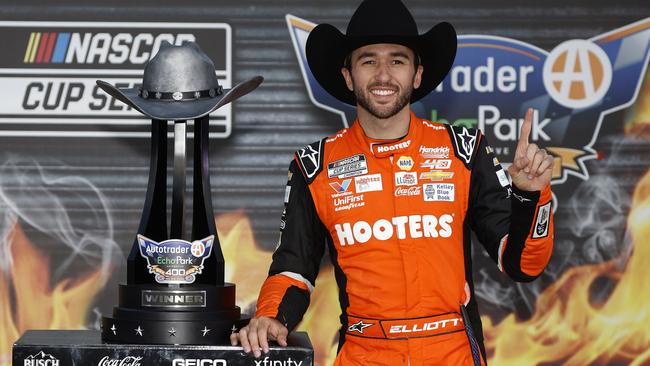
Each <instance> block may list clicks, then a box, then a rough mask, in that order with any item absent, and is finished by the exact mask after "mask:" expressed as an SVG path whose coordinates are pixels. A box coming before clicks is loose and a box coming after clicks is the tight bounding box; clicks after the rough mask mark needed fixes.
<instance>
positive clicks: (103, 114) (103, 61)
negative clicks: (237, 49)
mask: <svg viewBox="0 0 650 366" xmlns="http://www.w3.org/2000/svg"><path fill="white" fill-rule="evenodd" d="M231 33H232V32H231V29H230V26H229V25H228V24H225V23H150V22H39V21H4V22H3V21H0V37H2V39H10V40H12V42H7V44H5V45H3V52H2V53H0V83H1V84H2V86H3V87H2V88H1V89H0V100H2V103H3V108H2V110H0V137H2V136H10V137H81V138H90V137H136V138H140V137H142V138H148V137H149V136H150V132H149V121H148V118H147V117H145V116H143V115H142V114H140V113H139V112H137V111H136V110H134V109H133V108H131V107H129V106H127V105H126V104H124V103H122V102H120V101H117V100H115V99H114V98H112V97H110V96H108V95H107V94H106V93H104V92H103V91H102V90H101V89H99V87H98V86H97V85H96V83H95V81H96V80H97V79H101V80H105V81H107V82H109V83H111V84H113V85H116V86H117V87H119V88H137V87H139V86H140V83H141V82H142V72H143V69H144V65H145V64H146V63H147V62H148V61H149V60H150V59H151V58H152V57H154V56H155V55H156V53H157V52H158V50H159V49H160V46H161V44H163V42H169V43H171V44H173V45H181V44H183V43H184V42H188V41H192V42H196V43H198V44H199V46H200V47H201V48H202V49H203V51H204V52H205V53H206V54H207V55H208V56H209V57H210V59H211V60H212V61H213V62H214V65H215V69H216V75H217V77H218V78H219V83H220V84H221V86H223V87H224V88H225V89H228V88H230V87H231V86H232V65H231V58H232V50H231V48H232V46H231V44H232V42H231V38H232V35H231ZM231 110H232V107H231V105H230V104H227V105H226V106H224V107H222V108H219V109H218V110H217V111H215V112H214V113H212V114H211V116H210V119H211V121H210V122H211V123H210V137H213V138H214V137H227V136H229V135H230V131H231V126H232V122H231V118H232V113H231Z"/></svg>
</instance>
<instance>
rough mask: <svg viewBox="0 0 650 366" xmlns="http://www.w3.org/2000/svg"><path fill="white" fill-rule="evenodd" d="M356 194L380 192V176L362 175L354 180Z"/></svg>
mask: <svg viewBox="0 0 650 366" xmlns="http://www.w3.org/2000/svg"><path fill="white" fill-rule="evenodd" d="M354 186H355V189H356V191H357V193H363V192H374V191H381V190H382V189H383V187H382V185H381V174H370V175H363V176H360V177H355V178H354Z"/></svg>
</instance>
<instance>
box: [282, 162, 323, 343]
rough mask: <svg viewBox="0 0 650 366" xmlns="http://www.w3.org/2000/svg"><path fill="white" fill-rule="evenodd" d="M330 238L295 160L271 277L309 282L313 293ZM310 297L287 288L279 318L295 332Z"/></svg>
mask: <svg viewBox="0 0 650 366" xmlns="http://www.w3.org/2000/svg"><path fill="white" fill-rule="evenodd" d="M326 236H327V231H326V229H325V227H324V225H323V223H322V222H321V220H320V218H319V217H318V214H317V212H316V208H315V206H314V201H313V199H312V196H311V192H310V190H309V186H308V185H307V182H306V181H305V177H304V176H303V174H302V172H301V170H300V168H298V165H297V163H296V161H295V160H294V161H292V162H291V165H290V166H289V173H288V182H287V188H286V191H285V204H284V212H283V213H282V220H281V223H280V238H279V240H278V244H277V247H276V250H275V253H274V254H273V263H272V264H271V268H270V270H269V276H274V275H278V274H283V275H285V276H289V277H291V278H294V279H298V278H299V279H301V280H307V281H308V282H309V285H308V286H310V289H311V288H313V287H314V286H315V285H316V276H317V275H318V270H319V267H320V262H321V258H322V257H323V253H324V250H325V240H326ZM309 296H310V292H308V291H305V290H304V289H301V288H299V287H296V286H291V287H289V288H287V290H286V292H285V294H284V296H283V298H282V302H281V303H280V305H279V309H278V315H277V316H276V317H277V318H278V319H279V320H280V321H282V322H283V323H285V324H286V325H287V327H288V328H289V329H290V330H291V329H293V328H294V327H295V326H296V325H297V324H298V323H299V322H300V320H301V319H302V317H303V315H304V313H305V312H306V311H307V307H308V306H309Z"/></svg>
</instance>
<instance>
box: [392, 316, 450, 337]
mask: <svg viewBox="0 0 650 366" xmlns="http://www.w3.org/2000/svg"><path fill="white" fill-rule="evenodd" d="M462 321H463V319H461V318H453V319H445V320H438V321H436V322H430V323H424V324H421V325H420V324H413V325H411V326H408V325H393V326H391V327H390V329H389V330H388V332H389V333H393V334H395V333H418V332H426V331H429V330H436V329H442V328H445V327H446V326H447V323H453V326H454V327H455V326H457V325H458V323H460V322H462Z"/></svg>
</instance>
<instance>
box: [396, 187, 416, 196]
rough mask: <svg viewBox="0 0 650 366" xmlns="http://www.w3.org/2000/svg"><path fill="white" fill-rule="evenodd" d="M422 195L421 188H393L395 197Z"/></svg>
mask: <svg viewBox="0 0 650 366" xmlns="http://www.w3.org/2000/svg"><path fill="white" fill-rule="evenodd" d="M420 194H422V187H421V186H411V187H397V188H395V197H402V196H419V195H420Z"/></svg>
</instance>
